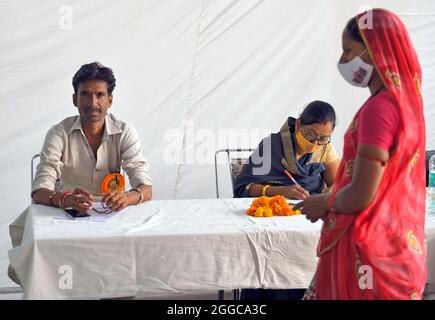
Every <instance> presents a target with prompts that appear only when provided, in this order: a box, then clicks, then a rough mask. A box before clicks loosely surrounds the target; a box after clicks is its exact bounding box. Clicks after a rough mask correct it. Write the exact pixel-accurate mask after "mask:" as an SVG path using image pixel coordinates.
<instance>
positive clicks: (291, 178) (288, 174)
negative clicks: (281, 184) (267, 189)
mask: <svg viewBox="0 0 435 320" xmlns="http://www.w3.org/2000/svg"><path fill="white" fill-rule="evenodd" d="M284 173H285V174H286V176H287V177H289V179H290V180H291V181H293V182H294V184H295V185H297V186H298V187H300V186H301V185H300V184H299V183H298V182H297V181H296V180H295V179H294V178H293V176H292V175H291V174H290V172H288V171H287V170H284Z"/></svg>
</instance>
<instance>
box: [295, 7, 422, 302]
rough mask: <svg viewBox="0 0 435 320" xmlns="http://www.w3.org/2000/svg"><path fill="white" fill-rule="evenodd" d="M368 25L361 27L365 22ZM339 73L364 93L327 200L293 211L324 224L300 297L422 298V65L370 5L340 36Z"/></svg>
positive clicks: (395, 24)
mask: <svg viewBox="0 0 435 320" xmlns="http://www.w3.org/2000/svg"><path fill="white" fill-rule="evenodd" d="M367 22H368V23H367ZM339 71H340V73H341V74H342V75H343V77H344V78H345V79H346V80H347V81H348V82H349V83H351V84H353V85H356V86H360V87H367V86H368V87H369V88H370V92H371V97H370V98H369V99H368V100H367V101H366V103H365V104H364V105H363V106H362V107H361V109H360V110H359V111H358V112H357V114H356V115H355V117H354V119H353V121H352V123H351V125H350V127H349V128H348V130H347V132H346V134H345V136H344V150H343V159H342V161H341V164H340V167H339V169H338V173H337V176H336V178H335V181H334V187H333V191H332V192H331V193H330V194H322V195H315V196H312V197H310V198H308V199H306V200H304V201H303V202H302V203H300V204H299V205H297V207H296V209H298V208H300V209H302V214H305V215H306V217H307V219H309V220H311V221H312V222H315V221H317V220H318V219H322V220H323V221H324V223H323V227H322V231H321V237H320V241H319V244H318V248H317V254H318V256H319V262H318V266H317V271H316V274H315V276H314V278H313V282H312V284H311V286H310V288H309V289H308V290H307V292H306V295H305V298H306V299H309V298H313V299H421V297H422V294H423V290H424V285H425V281H426V241H425V228H424V227H425V157H424V154H425V141H426V137H425V123H424V116H423V101H422V96H421V91H420V89H421V79H422V75H421V68H420V64H419V61H418V58H417V54H416V52H415V50H414V48H413V45H412V43H411V40H410V38H409V35H408V32H407V30H406V28H405V26H404V25H403V23H402V22H401V21H400V19H399V18H398V17H397V16H396V15H394V14H393V13H391V12H388V11H387V10H383V9H374V10H371V11H369V12H365V13H362V14H360V15H358V16H357V17H355V18H354V19H352V20H351V21H350V22H349V23H348V25H347V26H346V28H345V30H344V32H343V55H342V56H341V59H340V62H339Z"/></svg>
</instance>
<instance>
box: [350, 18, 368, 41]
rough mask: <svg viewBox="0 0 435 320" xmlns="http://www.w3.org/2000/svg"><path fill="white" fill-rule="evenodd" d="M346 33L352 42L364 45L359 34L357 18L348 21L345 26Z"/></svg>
mask: <svg viewBox="0 0 435 320" xmlns="http://www.w3.org/2000/svg"><path fill="white" fill-rule="evenodd" d="M346 31H347V32H349V34H350V36H351V37H352V39H353V40H355V41H356V42H359V43H362V44H364V40H363V38H362V37H361V34H360V33H359V28H358V23H357V18H352V19H350V20H349V22H348V23H347V24H346Z"/></svg>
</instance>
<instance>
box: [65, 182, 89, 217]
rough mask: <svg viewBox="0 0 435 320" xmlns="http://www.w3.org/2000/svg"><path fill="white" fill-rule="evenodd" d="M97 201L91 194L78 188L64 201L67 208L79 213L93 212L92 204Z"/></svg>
mask: <svg viewBox="0 0 435 320" xmlns="http://www.w3.org/2000/svg"><path fill="white" fill-rule="evenodd" d="M94 201H95V199H94V197H93V195H92V194H90V193H89V192H87V191H85V190H83V189H80V188H76V189H74V191H73V192H72V193H71V194H69V195H67V196H66V198H65V200H64V207H65V208H73V209H76V210H77V211H78V212H87V213H89V212H91V210H92V204H93V202H94Z"/></svg>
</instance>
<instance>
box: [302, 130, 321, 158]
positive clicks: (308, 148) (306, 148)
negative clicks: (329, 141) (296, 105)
mask: <svg viewBox="0 0 435 320" xmlns="http://www.w3.org/2000/svg"><path fill="white" fill-rule="evenodd" d="M296 142H297V144H298V146H299V148H300V149H301V150H302V151H303V152H304V153H313V152H315V151H317V150H320V148H322V146H319V145H316V144H313V143H311V142H310V141H308V140H307V139H306V138H305V137H304V135H303V134H302V131H298V132H297V133H296Z"/></svg>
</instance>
